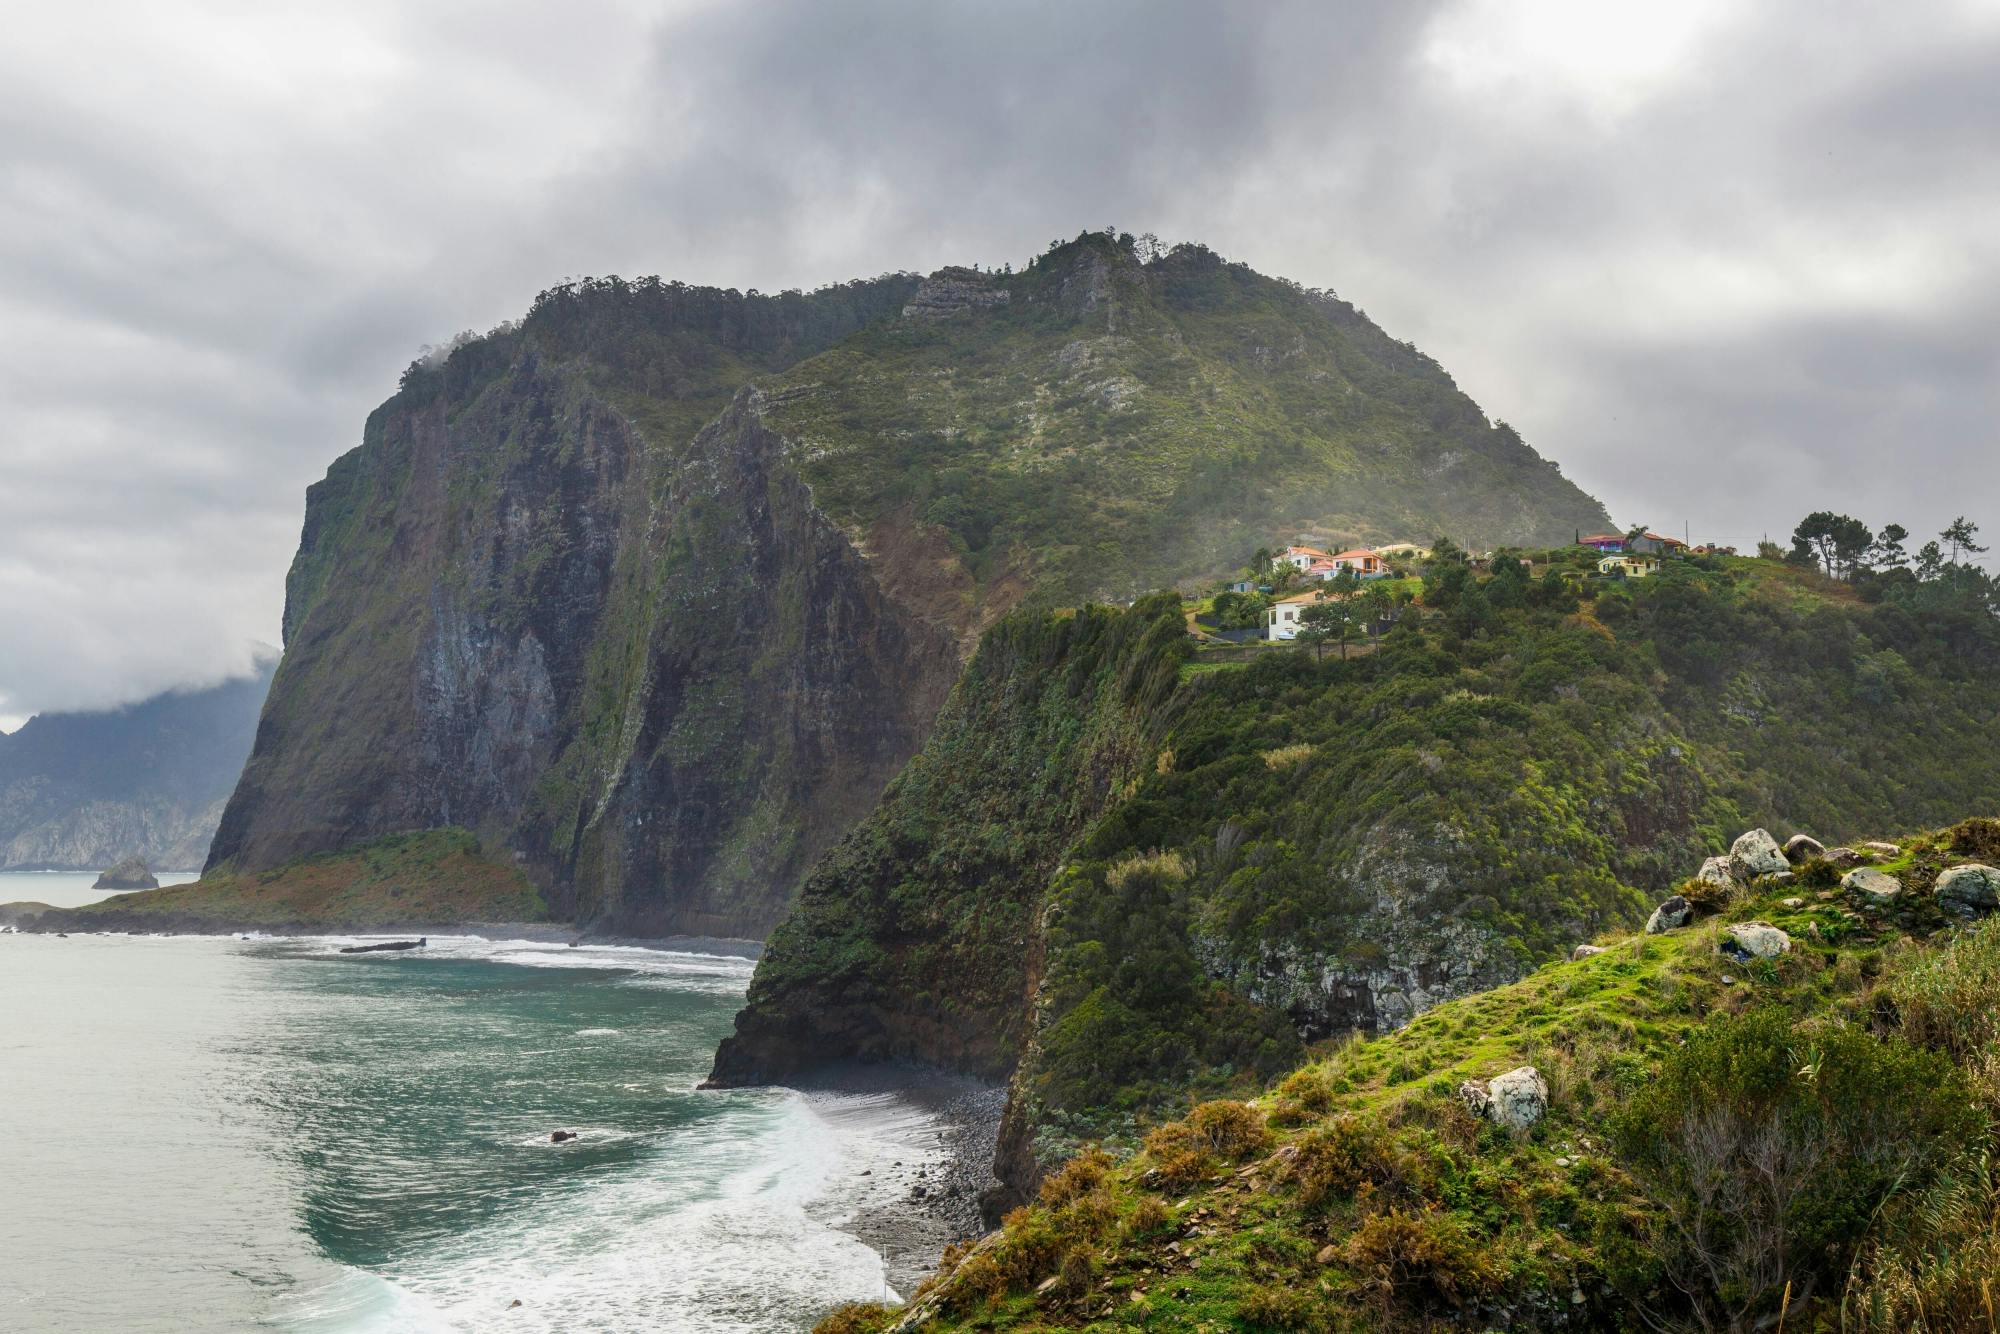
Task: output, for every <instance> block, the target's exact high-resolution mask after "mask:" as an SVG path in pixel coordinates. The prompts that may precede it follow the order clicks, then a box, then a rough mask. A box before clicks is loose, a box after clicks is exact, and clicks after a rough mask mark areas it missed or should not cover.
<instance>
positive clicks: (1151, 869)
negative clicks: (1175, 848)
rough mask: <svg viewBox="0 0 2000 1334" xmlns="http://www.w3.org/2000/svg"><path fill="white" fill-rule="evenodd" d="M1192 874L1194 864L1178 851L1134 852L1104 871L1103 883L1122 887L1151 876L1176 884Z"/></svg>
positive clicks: (1154, 878)
mask: <svg viewBox="0 0 2000 1334" xmlns="http://www.w3.org/2000/svg"><path fill="white" fill-rule="evenodd" d="M1193 874H1194V865H1193V863H1191V862H1189V861H1188V859H1187V858H1186V857H1183V856H1182V855H1181V854H1180V853H1178V852H1159V851H1154V852H1135V853H1133V854H1132V855H1131V856H1129V857H1126V858H1124V859H1123V860H1121V861H1119V862H1118V863H1116V864H1115V865H1113V866H1112V867H1111V868H1110V869H1109V870H1107V871H1106V872H1105V873H1104V883H1105V884H1107V885H1109V886H1111V888H1113V889H1124V888H1125V887H1126V886H1127V885H1130V884H1131V883H1132V882H1133V881H1135V880H1140V879H1143V878H1151V879H1152V880H1155V881H1157V882H1161V883H1165V884H1171V885H1177V884H1179V883H1181V881H1183V880H1186V879H1187V878H1188V877H1189V876H1191V875H1193Z"/></svg>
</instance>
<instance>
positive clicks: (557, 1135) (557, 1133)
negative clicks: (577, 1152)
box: [549, 1130, 576, 1144]
mask: <svg viewBox="0 0 2000 1334" xmlns="http://www.w3.org/2000/svg"><path fill="white" fill-rule="evenodd" d="M575 1138H576V1132H575V1131H574V1130H551V1131H550V1132H549V1143H551V1144H567V1143H569V1141H571V1140H573V1139H575Z"/></svg>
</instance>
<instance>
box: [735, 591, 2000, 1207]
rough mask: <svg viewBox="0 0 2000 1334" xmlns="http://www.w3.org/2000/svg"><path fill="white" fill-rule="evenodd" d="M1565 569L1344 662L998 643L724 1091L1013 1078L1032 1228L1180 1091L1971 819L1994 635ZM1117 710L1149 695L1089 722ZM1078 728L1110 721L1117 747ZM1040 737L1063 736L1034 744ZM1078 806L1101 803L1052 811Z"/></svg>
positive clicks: (1226, 1079) (897, 795)
mask: <svg viewBox="0 0 2000 1334" xmlns="http://www.w3.org/2000/svg"><path fill="white" fill-rule="evenodd" d="M1566 559H1569V557H1567V556H1565V555H1564V554H1563V553H1543V554H1541V555H1540V556H1539V557H1538V560H1539V561H1540V562H1542V563H1545V564H1553V565H1554V566H1555V567H1556V568H1552V569H1550V570H1549V571H1548V573H1546V574H1545V575H1544V576H1543V577H1542V578H1540V579H1537V580H1532V581H1531V580H1529V579H1527V578H1526V577H1525V575H1524V574H1523V572H1522V567H1520V566H1519V565H1517V564H1515V563H1513V562H1511V561H1503V562H1499V563H1497V564H1496V570H1495V572H1494V574H1493V575H1492V576H1491V577H1488V578H1484V579H1478V578H1472V579H1468V578H1467V572H1466V571H1465V570H1464V568H1463V567H1454V568H1447V569H1443V570H1440V571H1437V572H1435V573H1434V574H1433V577H1432V578H1431V579H1429V580H1427V581H1426V603H1427V604H1429V605H1427V606H1425V607H1421V608H1418V609H1416V610H1413V611H1412V612H1410V613H1408V614H1406V615H1405V616H1404V618H1403V620H1402V621H1401V622H1400V623H1399V624H1398V625H1397V626H1396V627H1395V628H1394V629H1392V630H1391V631H1389V632H1388V633H1387V634H1386V635H1385V636H1384V637H1383V639H1382V641H1381V643H1380V645H1379V646H1378V647H1376V648H1375V650H1374V651H1373V652H1371V653H1369V654H1367V655H1365V656H1361V657H1357V658H1355V659H1354V660H1353V661H1351V662H1342V661H1339V660H1338V659H1335V658H1329V659H1328V660H1327V661H1324V662H1315V661H1314V658H1313V655H1312V654H1311V653H1310V652H1309V651H1305V650H1300V651H1296V652H1291V653H1280V654H1276V655H1273V656H1271V657H1268V658H1266V659H1264V660H1261V661H1258V662H1255V663H1252V664H1249V665H1247V666H1245V665H1230V664H1221V665H1215V666H1210V665H1209V664H1207V663H1204V662H1202V661H1200V660H1199V659H1195V660H1187V658H1188V652H1189V650H1188V649H1187V648H1186V647H1185V644H1184V641H1183V640H1182V637H1181V635H1180V633H1179V630H1180V609H1179V605H1178V603H1177V601H1175V600H1172V599H1167V600H1152V601H1147V602H1142V603H1140V604H1139V605H1137V606H1135V607H1134V608H1132V609H1130V610H1128V611H1124V612H1090V613H1086V614H1080V615H1079V617H1078V620H1079V621H1080V622H1084V623H1087V624H1089V625H1091V626H1093V627H1094V629H1093V631H1092V633H1091V635H1090V636H1089V637H1088V638H1087V639H1085V640H1082V641H1081V644H1082V645H1087V646H1089V647H1088V649H1087V651H1083V652H1078V653H1075V654H1073V655H1068V656H1065V655H1063V654H1061V653H1059V652H1057V650H1058V649H1059V648H1060V647H1063V646H1064V642H1063V641H1062V640H1061V639H1060V637H1058V636H1057V635H1056V634H1055V627H1056V626H1057V625H1059V624H1060V622H1051V623H1049V624H1048V625H1047V626H1045V627H1044V628H1043V629H1041V630H1040V631H1039V632H1037V631H1035V630H1034V628H1033V627H1032V626H1030V625H1027V624H1016V623H1011V622H1010V623H1008V624H1006V625H1004V626H1002V627H1000V628H998V629H996V630H995V631H994V632H993V636H992V637H990V639H989V643H991V644H993V645H994V646H995V647H996V649H998V648H1000V647H1001V646H1004V645H1009V644H1014V643H1017V642H1021V641H1023V640H1025V641H1028V642H1036V643H1040V644H1042V645H1044V646H1045V648H1046V649H1047V651H1046V652H1044V653H1041V654H1037V655H1034V656H1033V657H1031V658H1028V659H1026V660H1025V661H1015V657H1016V655H1012V654H1009V653H1005V652H1001V653H999V654H997V655H996V658H995V660H994V666H995V667H997V665H998V664H999V663H1001V662H1011V663H1012V664H1013V665H1012V669H1011V670H1010V671H1008V672H1007V673H1005V674H1004V675H1002V674H1000V673H998V672H997V671H995V670H992V669H990V668H989V670H986V671H975V672H972V673H969V674H968V676H967V678H966V680H965V682H964V683H963V684H962V685H961V687H960V693H959V695H958V696H956V697H955V698H954V701H953V703H952V706H951V708H950V709H949V710H947V713H946V715H945V718H946V721H945V722H941V724H940V727H939V730H938V732H937V733H936V734H935V735H934V736H933V738H932V740H931V742H930V743H929V745H928V746H927V747H926V749H925V750H924V751H923V752H922V753H920V754H919V756H918V757H917V758H916V760H914V761H913V762H912V764H911V767H910V769H909V770H908V771H907V773H908V775H909V776H910V777H906V778H905V779H904V780H900V781H899V782H898V783H897V784H896V785H895V786H893V787H892V788H891V789H890V790H889V791H888V793H887V794H885V797H884V801H883V805H882V808H881V809H880V810H878V812H877V813H876V814H875V815H874V816H872V817H871V818H870V820H869V821H868V822H867V823H865V824H863V825H862V826H861V827H860V829H858V830H857V831H856V833H855V834H854V835H853V836H851V837H850V838H849V840H848V841H847V842H846V843H844V844H843V845H842V846H841V847H840V848H838V849H837V850H836V851H835V852H834V853H833V854H832V855H831V856H830V857H829V859H828V860H827V862H826V863H824V864H823V865H822V867H821V868H820V870H819V871H818V872H816V873H815V876H814V878H813V880H812V881H811V882H810V887H809V889H808V892H807V894H806V895H805V897H804V899H803V900H802V902H801V904H800V907H799V909H798V910H797V911H796V912H795V913H794V915H793V917H792V918H791V919H790V920H789V921H788V922H787V923H786V924H785V927H784V928H783V929H782V930H781V931H780V932H779V933H778V934H777V935H776V936H774V938H773V939H772V941H771V943H770V947H769V948H768V950H767V951H766V953H765V955H764V957H763V959H762V960H761V961H760V963H759V967H758V973H757V977H756V980H755V981H754V982H753V984H752V988H751V992H750V998H749V1003H748V1006H747V1008H746V1010H745V1011H744V1013H743V1015H742V1016H741V1017H740V1018H739V1019H738V1022H737V1030H736V1035H735V1038H734V1039H733V1040H732V1041H730V1042H729V1043H727V1044H725V1045H724V1047H723V1049H722V1051H721V1052H720V1053H719V1055H718V1060H717V1065H716V1076H717V1078H718V1079H719V1080H721V1081H724V1082H736V1081H746V1080H758V1079H768V1078H774V1077H785V1078H793V1079H796V1078H799V1077H801V1075H802V1072H804V1071H806V1070H807V1069H809V1067H810V1066H811V1065H813V1064H815V1063H818V1062H831V1061H838V1060H840V1059H843V1058H847V1057H861V1058H866V1059H907V1060H916V1061H921V1062H926V1063H931V1064H938V1065H943V1066H946V1067H949V1068H955V1069H963V1070H969V1071H972V1072H976V1073H980V1074H985V1075H989V1076H994V1075H1000V1074H1010V1075H1011V1080H1012V1092H1011V1098H1010V1106H1009V1113H1008V1121H1007V1126H1006V1129H1005V1131H1004V1132H1003V1138H1002V1147H1001V1162H1000V1168H1001V1174H1002V1177H1003V1179H1004V1180H1006V1181H1007V1182H1009V1183H1010V1185H1011V1187H1012V1189H1013V1192H1014V1196H1015V1198H1021V1197H1023V1196H1025V1195H1026V1194H1027V1193H1029V1192H1030V1191H1031V1189H1032V1186H1033V1183H1034V1182H1035V1181H1036V1180H1037V1179H1038V1178H1039V1177H1040V1175H1041V1174H1042V1173H1043V1172H1044V1171H1045V1170H1047V1169H1048V1168H1049V1167H1050V1166H1051V1165H1052V1164H1054V1163H1057V1162H1060V1161H1061V1160H1062V1159H1064V1158H1065V1157H1067V1156H1068V1155H1069V1154H1070V1153H1071V1152H1072V1151H1074V1149H1075V1148H1076V1146H1077V1145H1078V1144H1080V1143H1082V1142H1085V1141H1087V1140H1089V1139H1093V1138H1097V1137H1101V1136H1105V1135H1117V1134H1129V1133H1131V1131H1132V1128H1133V1127H1134V1126H1135V1125H1137V1124H1139V1123H1141V1122H1143V1121H1144V1120H1145V1119H1146V1118H1149V1117H1151V1116H1153V1115H1156V1114H1157V1113H1158V1111H1159V1109H1161V1108H1163V1107H1168V1106H1172V1105H1174V1104H1175V1103H1177V1102H1178V1101H1180V1100H1181V1099H1183V1098H1185V1097H1187V1096H1188V1095H1189V1094H1190V1093H1203V1092H1208V1093H1220V1092H1227V1091H1229V1090H1232V1089H1239V1088H1242V1087H1244V1086H1246V1085H1247V1086H1248V1087H1250V1088H1253V1089H1254V1088H1258V1087H1261V1086H1262V1084H1263V1082H1264V1081H1265V1080H1268V1079H1270V1078H1273V1077H1276V1076H1277V1075H1279V1074H1281V1073H1283V1072H1284V1071H1285V1070H1286V1069H1288V1068H1290V1067H1292V1066H1293V1065H1295V1064H1297V1063H1298V1062H1299V1061H1301V1060H1302V1059H1303V1058H1304V1057H1305V1055H1306V1053H1307V1052H1308V1051H1309V1050H1310V1049H1311V1048H1312V1046H1313V1044H1315V1043H1319V1042H1323V1041H1330V1040H1336V1039H1338V1038H1339V1037H1341V1036H1342V1035H1344V1034H1347V1033H1350V1032H1361V1033H1383V1032H1389V1031H1393V1030H1395V1029H1398V1028H1401V1027H1403V1026H1406V1025H1407V1024H1409V1023H1410V1022H1411V1021H1412V1020H1414V1019H1415V1018H1417V1017H1418V1016H1419V1015H1421V1014H1423V1013H1425V1012H1427V1011H1428V1010H1430V1009H1431V1008H1433V1007H1434V1006H1436V1005H1438V1004H1440V1003H1442V1002H1444V1001H1447V1000H1450V999H1453V998H1456V997H1461V996H1465V995H1469V994H1472V993H1474V992H1477V991H1481V990H1485V989H1488V988H1491V987H1494V986H1497V985H1501V984H1503V983H1506V982H1509V981H1511V980H1513V979H1515V978H1519V977H1521V976H1523V975H1524V974H1526V973H1527V972H1529V971H1530V970H1531V969H1533V968H1534V967H1535V966H1537V965H1538V964H1540V963H1541V962H1543V961H1546V960H1549V959H1551V958H1555V957H1559V956H1560V955H1562V954H1563V953H1565V952H1567V950H1568V949H1569V948H1570V946H1571V945H1573V944H1574V943H1576V942H1577V941H1578V940H1587V939H1589V938H1590V937H1591V936H1593V935H1595V934H1596V933H1598V932H1600V931H1603V930H1606V929H1607V928H1614V927H1617V926H1620V925H1624V924H1635V923H1637V922H1639V921H1641V920H1643V918H1644V912H1645V908H1646V907H1647V905H1648V904H1649V903H1650V902H1652V901H1653V900H1654V899H1655V898H1657V897H1658V896H1661V895H1664V894H1665V893H1666V892H1668V891H1669V889H1670V888H1671V886H1672V885H1673V884H1674V883H1675V882H1676V881H1677V880H1678V879H1679V878H1680V877H1681V876H1684V875H1685V874H1686V873H1687V870H1688V868H1690V867H1691V866H1694V865H1696V864H1699V862H1700V860H1701V858H1702V856H1704V855H1705V854H1706V852H1707V851H1708V850H1711V849H1712V848H1713V847H1714V846H1715V845H1716V844H1717V843H1718V842H1720V843H1723V844H1724V845H1726V843H1727V841H1728V838H1729V837H1731V836H1733V832H1734V831H1735V830H1737V829H1740V828H1741V827H1742V826H1744V825H1746V824H1749V823H1754V822H1761V823H1765V824H1768V825H1769V826H1770V827H1771V828H1773V829H1775V830H1777V831H1779V832H1780V834H1781V835H1782V834H1788V833H1790V832H1791V831H1793V830H1794V829H1800V828H1806V829H1812V830H1816V831H1818V832H1820V833H1822V834H1829V835H1832V836H1834V837H1844V836H1847V835H1849V834H1852V833H1856V832H1858V831H1859V830H1861V829H1863V828H1865V827H1866V825H1865V824H1864V821H1866V820H1867V819H1868V818H1869V817H1868V815H1867V810H1868V809H1869V807H1870V806H1871V805H1873V806H1876V807H1878V808H1882V809H1888V810H1890V811H1892V812H1894V818H1895V819H1896V820H1897V821H1898V822H1899V823H1902V822H1908V823H1912V824H1915V823H1921V822H1929V821H1934V820H1937V819H1939V818H1941V817H1942V816H1944V815H1947V814H1949V813H1950V812H1952V811H1956V810H1961V809H1964V808H1965V807H1967V806H1969V805H1972V804H1974V803H1976V802H1977V801H1979V800H1981V799H1983V798H1984V797H1985V796H1986V795H1987V794H1989V793H1990V792H1992V791H1993V790H1994V789H1995V787H1996V786H2000V747H1996V745H1995V742H1996V740H2000V725H1996V723H1995V718H1996V717H2000V674H1996V672H1995V670H1994V669H1995V667H1996V666H2000V634H1996V633H1995V631H1994V627H1993V625H1992V624H1991V622H1990V618H1987V619H1985V620H1983V621H1982V622H1981V623H1980V624H1978V625H1975V624H1973V623H1970V622H1968V621H1966V620H1965V619H1963V618H1962V617H1960V616H1958V615H1955V614H1941V615H1936V616H1922V617H1912V616H1911V615H1909V614H1908V613H1906V612H1905V611H1903V610H1902V609H1900V608H1898V607H1893V606H1887V605H1883V606H1869V605H1865V604H1862V603H1860V602H1858V601H1857V600H1856V599H1854V597H1853V596H1852V594H1851V593H1850V592H1848V590H1846V589H1845V588H1843V587H1841V586H1837V585H1832V584H1829V583H1827V582H1826V581H1824V580H1820V579H1818V578H1817V577H1816V576H1812V575H1809V574H1806V573H1804V572H1801V571H1798V570H1795V569H1791V568H1788V567H1784V566H1780V565H1777V564H1774V563H1771V562H1763V561H1750V560H1730V559H1706V558H1700V559H1695V560H1688V561H1677V562H1673V563H1672V564H1671V565H1670V567H1669V568H1668V569H1667V570H1666V571H1665V572H1663V573H1662V574H1661V575H1659V576H1656V577H1655V578H1653V579H1650V580H1642V581H1637V582H1636V583H1634V584H1631V585H1624V584H1619V585H1602V586H1598V587H1596V588H1594V589H1593V588H1590V587H1588V586H1581V585H1578V584H1577V583H1575V582H1574V581H1573V580H1572V579H1570V578H1567V577H1565V571H1564V569H1563V568H1562V566H1561V562H1562V561H1564V560H1566ZM1580 589H1581V592H1580ZM1982 626H1983V628H1982ZM1112 644H1117V645H1123V646H1125V647H1124V648H1123V649H1122V650H1121V651H1120V652H1119V653H1116V654H1107V653H1105V652H1104V651H1102V649H1101V647H1099V646H1102V645H1112ZM1884 653H1888V654H1892V655H1894V658H1895V670H1894V672H1893V673H1892V675H1893V676H1894V679H1895V682H1896V684H1895V685H1894V686H1893V687H1892V688H1891V689H1889V690H1888V691H1886V692H1885V691H1883V690H1882V689H1881V682H1882V680H1883V679H1885V678H1884V668H1883V665H1882V661H1881V658H1880V655H1882V654H1884ZM1167 673H1172V674H1173V676H1172V679H1173V681H1174V684H1173V686H1172V688H1171V689H1168V688H1165V687H1164V686H1163V685H1159V684H1157V683H1160V682H1163V681H1164V680H1166V679H1167V676H1166V674H1167ZM1134 679H1141V680H1146V681H1149V682H1155V683H1156V685H1155V688H1153V689H1151V690H1148V691H1146V692H1144V693H1142V694H1139V695H1136V696H1128V695H1124V694H1120V693H1119V692H1118V690H1117V683H1119V682H1121V681H1129V680H1134ZM1105 699H1118V700H1124V701H1127V702H1126V703H1124V704H1121V706H1120V709H1119V711H1118V712H1116V713H1114V714H1113V715H1111V716H1112V717H1113V718H1115V719H1116V727H1115V728H1113V729H1107V728H1106V727H1105V726H1104V725H1103V724H1102V723H1101V722H1100V721H1098V720H1100V719H1102V718H1104V717H1105V716H1106V715H1105V714H1104V712H1103V708H1102V705H1101V704H1099V703H1094V701H1102V700H1105ZM1023 701H1033V702H1034V707H1032V708H1024V707H1023V704H1022V702H1023ZM1065 708H1069V709H1073V710H1074V711H1075V712H1074V715H1073V716H1074V717H1075V718H1076V719H1077V720H1078V721H1077V722H1076V723H1075V725H1074V727H1073V729H1071V730H1064V729H1053V730H1051V729H1049V728H1047V727H1045V726H1044V725H1042V724H1041V723H1039V722H1038V721H1037V720H1038V719H1039V718H1040V717H1041V716H1042V713H1041V711H1042V710H1044V709H1046V710H1048V711H1049V712H1051V713H1056V714H1058V715H1060V714H1061V713H1062V711H1063V710H1064V709H1065ZM974 720H977V723H976V725H974ZM1103 735H1116V736H1117V737H1118V738H1119V739H1120V740H1119V744H1118V745H1117V746H1116V747H1111V748H1106V747H1103V746H1102V745H1099V744H1091V745H1089V746H1087V747H1085V748H1083V749H1081V750H1079V747H1080V746H1083V744H1084V741H1085V739H1086V738H1091V737H1095V736H1103ZM975 736H976V737H977V742H976V746H971V747H968V745H967V740H966V739H967V738H968V737H975ZM1915 738H1921V740H1920V741H1919V742H1916V743H1915V744H1913V739H1915ZM1079 755H1081V756H1082V757H1083V758H1084V760H1085V761H1086V763H1085V764H1083V765H1082V766H1081V768H1080V769H1079V767H1078V757H1079ZM1859 756H1865V757H1867V758H1866V762H1865V763H1861V764H1857V763H1856V762H1855V757H1859ZM1079 772H1080V773H1082V774H1101V775H1102V777H1100V778H1096V779H1094V780H1093V781H1083V780H1081V779H1079V780H1078V781H1076V782H1075V783H1074V784H1073V785H1070V784H1064V783H1063V782H1062V780H1061V779H1059V778H1058V777H1057V775H1070V774H1073V773H1079ZM917 775H922V776H923V778H922V779H921V780H919V781H911V779H912V777H914V776H917ZM1023 775H1026V776H1030V781H1027V782H1023V781H1022V776H1023ZM1036 784H1042V785H1044V787H1043V788H1037V786H1036ZM1049 791H1054V792H1061V793H1063V794H1064V795H1065V796H1066V797H1067V798H1068V799H1069V802H1070V804H1069V805H1068V806H1067V807H1063V808H1061V809H1062V812H1063V818H1061V819H1055V818H1052V817H1051V808H1050V806H1049V804H1048V797H1047V795H1046V793H1047V792H1049ZM1023 812H1034V813H1035V814H1032V815H1025V816H1024V814H1023ZM986 849H1004V850H1007V851H1008V852H1009V853H1010V854H1013V855H1011V856H1010V857H1006V858H1002V857H998V856H994V855H991V854H986V855H984V856H982V853H983V852H984V850H986Z"/></svg>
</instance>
